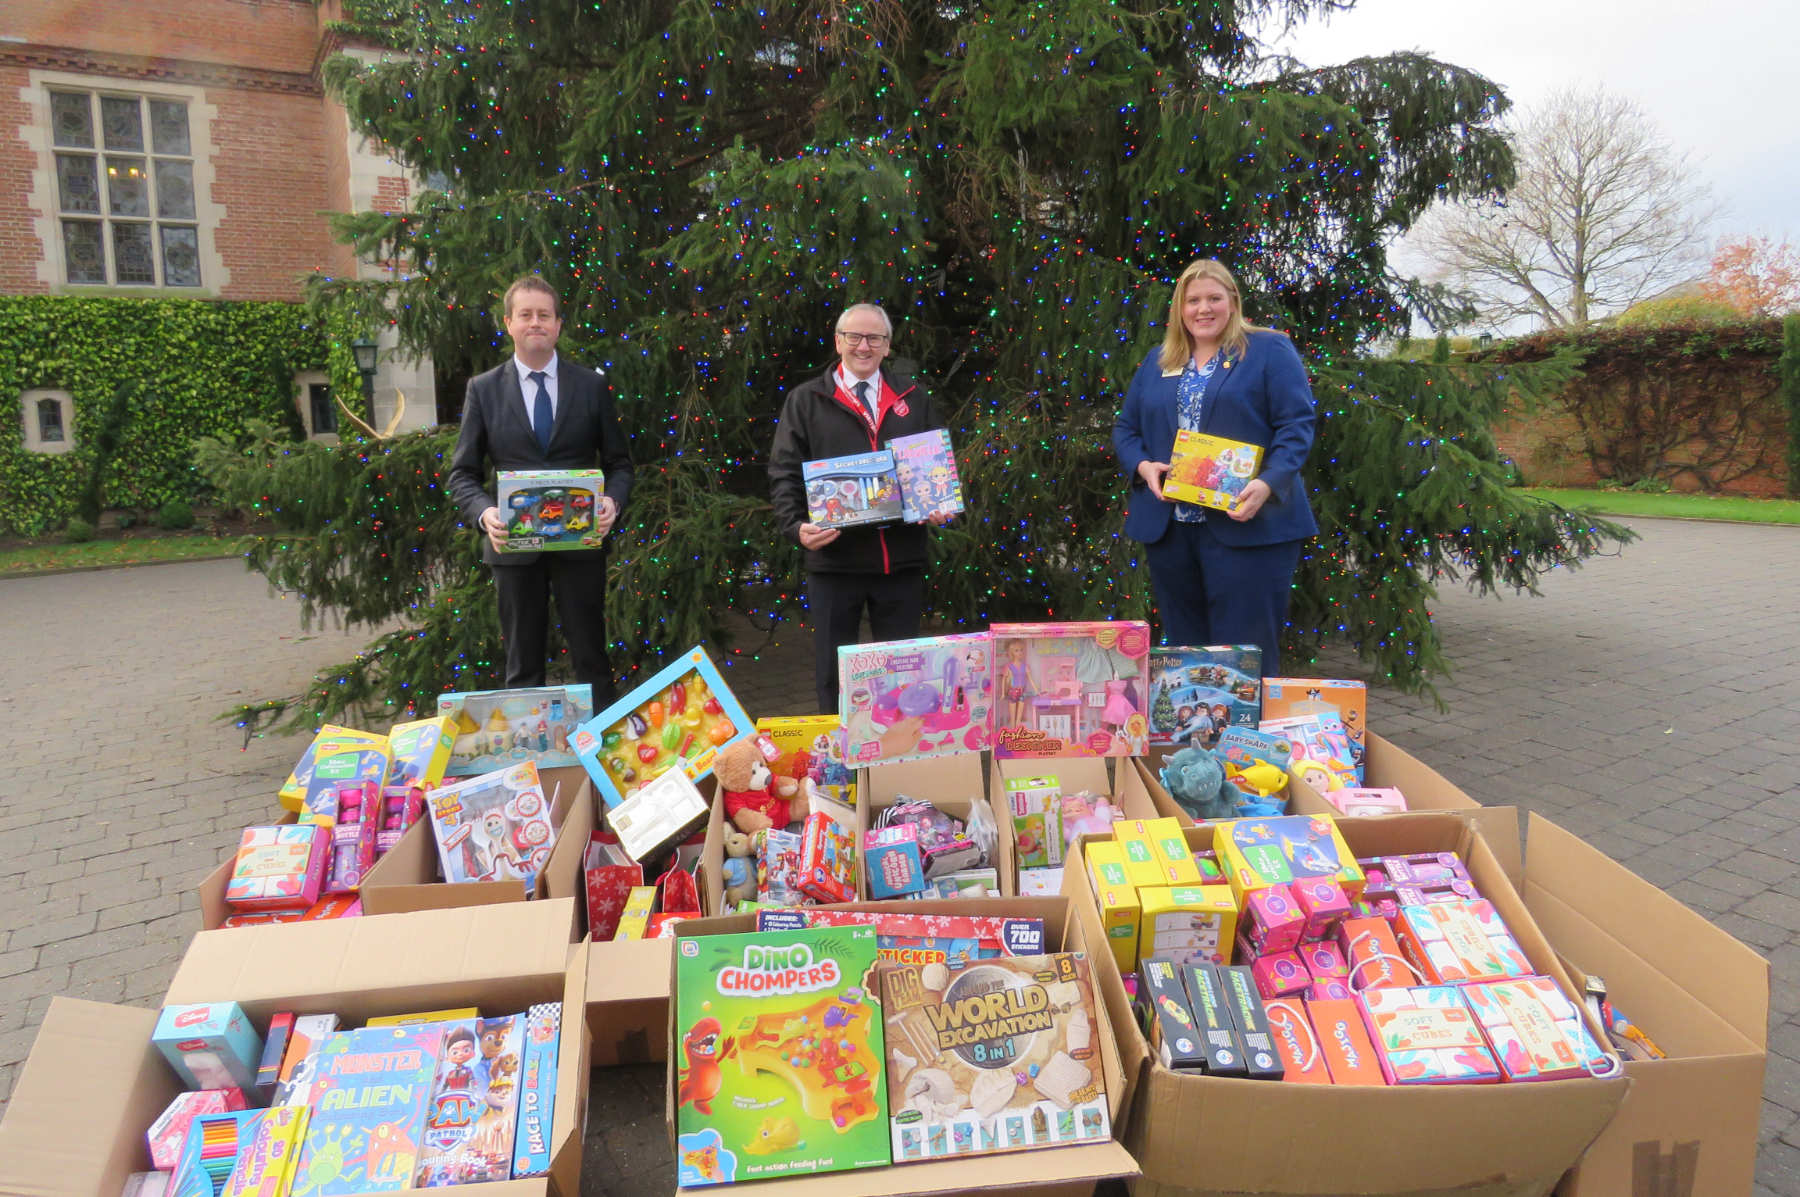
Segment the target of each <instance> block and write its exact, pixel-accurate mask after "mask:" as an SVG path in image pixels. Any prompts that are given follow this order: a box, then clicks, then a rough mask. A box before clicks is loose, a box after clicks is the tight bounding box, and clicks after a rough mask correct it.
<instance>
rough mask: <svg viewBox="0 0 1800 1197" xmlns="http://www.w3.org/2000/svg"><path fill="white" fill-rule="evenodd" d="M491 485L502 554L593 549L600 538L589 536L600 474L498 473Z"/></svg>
mask: <svg viewBox="0 0 1800 1197" xmlns="http://www.w3.org/2000/svg"><path fill="white" fill-rule="evenodd" d="M496 481H497V482H498V484H499V486H498V491H499V493H498V496H497V498H496V505H497V506H498V507H499V508H500V514H501V516H502V517H503V518H504V519H505V520H506V551H507V552H509V553H541V552H546V551H549V550H553V549H597V548H599V547H600V543H601V542H602V541H603V540H605V539H606V537H605V536H604V535H603V534H602V533H599V532H596V531H594V513H595V511H596V510H597V509H598V507H599V505H600V499H601V497H602V496H603V495H604V494H605V487H606V472H605V471H604V470H501V471H500V472H499V473H498V474H497V475H496Z"/></svg>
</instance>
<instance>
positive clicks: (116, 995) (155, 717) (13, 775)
mask: <svg viewBox="0 0 1800 1197" xmlns="http://www.w3.org/2000/svg"><path fill="white" fill-rule="evenodd" d="M1634 526H1635V527H1636V528H1637V529H1638V531H1639V532H1641V533H1642V534H1643V540H1642V541H1640V542H1639V543H1638V544H1636V545H1633V546H1631V547H1630V548H1628V549H1627V550H1625V551H1624V553H1623V554H1621V555H1619V556H1617V557H1608V558H1600V559H1596V560H1592V561H1589V562H1588V563H1587V564H1586V565H1584V566H1583V567H1582V568H1580V569H1576V570H1557V571H1555V572H1553V573H1552V574H1550V575H1548V576H1546V577H1545V578H1544V579H1542V582H1541V589H1542V591H1543V593H1542V595H1541V596H1540V597H1536V598H1531V597H1525V596H1513V595H1507V596H1506V597H1504V598H1503V599H1498V600H1496V599H1491V598H1490V599H1478V598H1476V597H1474V596H1472V595H1470V594H1469V593H1467V592H1466V591H1464V590H1462V589H1460V588H1458V587H1454V586H1451V587H1447V588H1446V590H1445V592H1444V593H1443V594H1442V595H1441V596H1440V597H1439V598H1438V600H1437V601H1436V602H1435V603H1434V612H1435V614H1436V618H1437V621H1438V625H1439V628H1440V632H1441V635H1442V637H1443V641H1444V646H1445V651H1446V653H1447V655H1448V657H1449V659H1450V660H1451V661H1452V662H1453V664H1454V666H1455V674H1454V675H1453V676H1452V677H1451V678H1449V679H1447V680H1446V681H1444V682H1443V683H1441V684H1440V685H1439V687H1438V689H1439V692H1440V694H1441V695H1442V697H1443V698H1444V700H1445V701H1446V702H1447V703H1448V704H1449V710H1448V711H1447V712H1439V711H1438V710H1437V708H1436V707H1435V706H1434V705H1433V704H1431V703H1430V702H1428V701H1424V700H1419V699H1413V698H1408V697H1405V696H1401V695H1397V694H1394V693H1392V692H1390V691H1383V690H1377V691H1375V692H1373V693H1372V695H1371V699H1370V707H1371V709H1370V718H1369V726H1371V727H1372V728H1374V729H1375V730H1376V731H1378V732H1380V733H1381V734H1382V735H1384V736H1386V737H1387V738H1388V739H1390V740H1393V741H1394V742H1396V743H1397V744H1399V745H1400V746H1402V747H1404V748H1405V749H1407V750H1408V751H1409V752H1411V753H1413V754H1414V755H1415V756H1418V757H1419V758H1421V759H1422V760H1424V761H1426V762H1427V763H1429V764H1431V765H1432V766H1434V767H1435V768H1437V769H1438V770H1439V771H1440V772H1442V773H1443V774H1444V775H1445V776H1446V777H1448V778H1449V779H1450V780H1451V781H1453V782H1455V783H1456V784H1457V785H1459V786H1461V787H1462V788H1463V789H1464V790H1465V791H1467V792H1468V793H1469V794H1470V796H1471V797H1473V798H1475V799H1476V800H1477V801H1480V802H1483V803H1487V804H1492V805H1501V804H1512V805H1517V806H1521V807H1525V808H1528V809H1530V810H1535V811H1538V812H1541V813H1543V814H1545V815H1547V816H1549V817H1550V818H1552V819H1554V820H1556V821H1557V822H1558V823H1561V824H1562V825H1564V826H1565V827H1568V828H1570V829H1571V830H1573V831H1575V832H1577V833H1578V834H1581V835H1583V836H1585V837H1586V838H1587V839H1588V840H1589V841H1590V842H1592V843H1593V844H1595V845H1596V846H1597V847H1599V848H1600V849H1602V850H1603V851H1605V852H1607V853H1609V854H1611V855H1612V856H1614V857H1615V858H1617V859H1618V860H1620V861H1622V862H1623V863H1624V864H1626V865H1627V866H1628V867H1630V868H1632V869H1633V870H1635V871H1636V872H1638V873H1639V874H1641V875H1642V876H1644V877H1646V878H1648V879H1650V880H1652V881H1654V882H1656V883H1658V884H1660V885H1662V886H1663V887H1664V888H1665V889H1667V890H1668V891H1669V892H1670V893H1672V894H1674V895H1675V896H1676V897H1677V898H1679V899H1681V900H1682V901H1683V902H1686V903H1687V904H1688V905H1689V906H1691V907H1692V908H1694V909H1695V910H1696V911H1698V912H1700V913H1701V914H1703V915H1705V916H1706V917H1707V918H1709V919H1711V920H1712V921H1713V922H1715V923H1716V924H1718V925H1719V926H1720V927H1722V928H1724V929H1725V930H1727V931H1729V932H1730V933H1731V934H1733V935H1736V936H1737V937H1738V938H1740V939H1742V940H1743V941H1745V942H1746V943H1748V944H1750V945H1751V946H1752V947H1754V948H1756V949H1757V950H1758V951H1760V952H1762V953H1763V954H1765V955H1766V956H1767V957H1768V958H1769V960H1770V962H1771V965H1772V971H1773V975H1772V986H1773V992H1772V994H1771V1016H1770V1022H1771V1026H1770V1037H1769V1065H1768V1073H1767V1078H1766V1082H1765V1087H1764V1103H1763V1120H1762V1131H1761V1134H1762V1150H1761V1155H1760V1158H1759V1163H1758V1171H1757V1180H1758V1184H1757V1193H1758V1195H1759V1197H1770V1195H1777V1194H1779V1195H1782V1197H1800V869H1796V867H1795V865H1796V862H1800V820H1797V819H1796V813H1797V810H1800V685H1796V684H1795V678H1796V677H1800V604H1797V603H1796V602H1795V598H1794V595H1795V591H1796V584H1797V583H1800V530H1797V529H1791V528H1763V527H1742V526H1736V525H1722V524H1703V523H1682V522H1674V521H1652V520H1643V521H1637V522H1636V523H1635V525H1634ZM369 638H370V634H369V633H368V631H367V629H361V630H359V631H357V632H356V633H353V634H346V633H344V632H342V631H340V630H336V629H328V630H320V629H315V630H314V631H313V632H310V633H307V632H302V631H301V629H300V625H299V606H298V603H297V601H296V600H294V599H293V598H291V597H288V596H282V595H274V594H271V593H270V592H269V590H268V588H267V586H266V584H265V583H264V582H263V580H262V579H261V578H260V577H258V576H256V575H253V574H248V573H246V572H245V571H244V569H243V567H242V565H241V564H240V563H238V562H236V561H218V562H205V563H195V564H185V565H169V566H157V567H145V568H138V569H130V570H118V571H105V572H97V573H78V574H64V575H56V576H50V577H40V578H23V579H11V580H6V581H3V582H0V660H3V661H5V662H6V663H7V668H6V683H5V689H4V693H5V694H6V695H7V702H6V710H7V716H8V717H7V719H6V722H5V726H6V729H7V731H8V733H9V734H10V735H11V737H12V739H11V742H10V743H11V750H10V751H9V752H8V753H6V754H5V757H4V758H3V759H0V836H4V838H5V842H6V844H7V846H8V849H9V851H8V852H7V853H6V854H5V856H4V857H3V858H0V1102H4V1100H5V1098H6V1097H7V1096H8V1095H9V1094H10V1093H11V1090H12V1086H13V1082H14V1079H15V1077H16V1074H17V1071H18V1068H19V1065H20V1063H21V1062H22V1061H23V1060H24V1058H25V1056H26V1055H27V1053H28V1052H29V1050H30V1047H31V1041H32V1038H33V1036H34V1034H35V1032H36V1028H37V1025H38V1023H39V1021H40V1020H41V1019H42V1017H43V1013H44V1010H45V1008H46V1007H47V1006H48V1004H49V1001H50V997H51V996H52V995H54V994H59V993H61V994H71V995H75V996H79V997H86V998H91V999H95V1000H100V1001H113V1002H125V1003H131V1004H138V1005H146V1006H148V1005H154V1004H155V1003H156V1001H157V999H158V997H159V996H160V995H161V994H162V992H163V991H164V990H165V988H166V987H167V985H168V982H169V979H170V977H171V976H172V975H173V973H174V969H175V965H176V963H177V962H178V960H179V959H180V956H181V953H182V951H183V950H184V948H185V945H186V943H187V941H188V939H189V938H190V937H191V936H192V935H193V933H194V932H195V931H197V930H198V929H199V904H198V900H197V898H196V896H195V893H194V887H195V885H196V884H197V883H198V881H199V880H200V879H201V877H203V876H204V875H205V874H206V873H207V872H208V871H209V870H210V869H212V868H213V867H214V866H215V865H216V864H217V863H218V862H219V860H220V859H222V858H223V856H224V855H225V854H226V853H227V852H228V851H230V849H231V848H232V846H233V845H234V844H235V842H236V839H237V834H238V831H239V829H240V828H242V827H243V826H245V825H246V824H249V823H253V822H256V821H258V820H260V819H262V818H264V817H265V816H267V815H268V814H269V813H270V812H271V811H272V810H273V809H274V789H275V787H276V786H277V785H278V784H279V782H280V780H281V778H282V777H283V776H285V774H286V772H287V770H288V768H289V767H290V766H291V765H292V763H293V759H294V757H295V756H296V755H297V754H298V752H299V750H300V748H301V747H302V742H301V741H300V740H299V739H297V738H290V737H262V738H258V739H254V740H252V741H250V743H249V744H248V745H247V746H246V745H244V742H243V738H242V735H241V734H240V733H239V732H238V731H237V730H236V729H234V728H233V727H232V726H231V724H230V723H229V722H219V721H217V719H216V716H217V715H218V714H219V712H220V711H222V710H224V709H225V708H226V707H228V706H230V705H231V704H233V703H234V702H238V701H244V700H247V699H254V698H260V697H267V696H271V695H279V694H285V693H291V692H293V691H295V690H296V689H297V688H298V687H299V686H300V685H301V684H302V683H303V682H304V680H305V679H306V678H307V677H308V676H310V675H311V674H312V673H313V672H314V671H315V670H317V669H320V668H323V667H324V666H326V665H328V664H330V663H333V662H336V661H341V660H344V659H346V658H348V657H349V656H350V655H352V654H353V653H354V651H355V650H356V648H357V647H359V646H360V645H361V644H362V643H364V642H365V641H366V640H367V639H369ZM764 640H765V638H764V637H762V636H760V635H755V634H749V635H747V636H746V637H745V638H744V639H743V640H742V641H741V642H740V643H741V644H742V645H745V646H754V647H755V648H756V649H757V650H758V651H757V652H756V655H755V657H754V659H752V658H750V657H748V656H745V657H743V658H741V659H739V660H738V661H737V662H736V663H735V664H732V665H728V678H729V680H730V682H731V684H732V687H733V689H734V691H735V692H736V693H737V694H738V696H739V697H740V698H741V699H742V700H743V702H744V705H745V706H746V708H747V709H749V710H750V711H751V712H753V713H754V714H757V715H782V714H803V713H805V712H806V710H807V708H808V707H809V706H810V705H811V697H810V695H811V681H810V678H811V669H810V646H809V643H808V638H807V636H806V634H805V632H804V631H803V630H788V631H784V632H783V633H782V635H781V637H780V642H779V643H775V644H765V643H764ZM717 655H718V656H719V657H721V658H722V659H724V660H727V661H729V660H730V658H729V657H726V656H725V655H724V654H717ZM1317 668H1318V671H1319V672H1321V673H1351V674H1352V675H1354V668H1353V665H1352V663H1351V662H1350V661H1349V660H1348V659H1347V658H1345V657H1343V656H1338V657H1335V658H1331V657H1328V658H1327V659H1326V660H1325V661H1323V662H1321V663H1320V664H1319V666H1318V667H1317ZM662 1119H663V1096H662V1079H661V1073H660V1070H658V1069H655V1068H632V1069H619V1070H608V1071H605V1072H601V1073H597V1074H596V1075H595V1079H594V1084H593V1099H592V1108H591V1111H590V1117H589V1124H588V1143H587V1150H586V1161H585V1165H584V1178H583V1191H584V1192H585V1193H589V1194H637V1193H652V1192H654V1193H666V1192H669V1191H670V1190H671V1189H672V1187H673V1167H672V1161H671V1160H670V1149H669V1145H668V1139H667V1134H666V1131H665V1130H664V1128H663V1122H662Z"/></svg>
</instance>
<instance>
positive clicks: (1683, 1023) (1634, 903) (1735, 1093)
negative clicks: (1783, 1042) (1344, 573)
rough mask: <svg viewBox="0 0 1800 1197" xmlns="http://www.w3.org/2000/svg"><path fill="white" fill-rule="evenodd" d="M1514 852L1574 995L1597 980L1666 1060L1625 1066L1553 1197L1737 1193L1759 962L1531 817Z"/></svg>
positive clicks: (1765, 995)
mask: <svg viewBox="0 0 1800 1197" xmlns="http://www.w3.org/2000/svg"><path fill="white" fill-rule="evenodd" d="M1371 751H1373V749H1371ZM1525 846H1526V854H1525V860H1526V865H1525V867H1524V868H1523V870H1522V872H1520V873H1518V874H1516V875H1517V876H1519V877H1520V886H1519V888H1520V892H1521V893H1522V894H1523V895H1524V899H1525V905H1526V907H1527V908H1528V909H1529V910H1530V911H1531V914H1532V917H1533V918H1534V919H1536V920H1537V925H1538V926H1539V927H1540V928H1542V929H1543V932H1544V934H1545V936H1546V937H1548V939H1549V940H1550V943H1551V944H1552V945H1553V946H1554V947H1555V948H1556V951H1557V952H1558V954H1559V955H1561V956H1562V958H1563V959H1564V960H1565V961H1567V962H1568V964H1569V965H1570V966H1572V967H1571V968H1570V972H1571V973H1572V974H1573V979H1574V980H1575V982H1576V984H1577V985H1579V984H1580V982H1581V980H1582V979H1583V977H1584V975H1585V974H1586V973H1593V974H1595V975H1598V976H1600V977H1603V978H1605V980H1606V987H1607V992H1608V994H1609V996H1610V997H1611V999H1612V1000H1613V1001H1614V1002H1616V1003H1617V1004H1618V1007H1619V1009H1621V1010H1623V1011H1624V1012H1625V1014H1626V1015H1627V1016H1628V1017H1629V1018H1630V1019H1631V1020H1632V1021H1633V1022H1634V1023H1636V1024H1637V1025H1638V1026H1640V1027H1642V1028H1643V1029H1644V1031H1645V1032H1646V1033H1647V1034H1649V1035H1650V1037H1651V1038H1652V1039H1654V1040H1656V1042H1657V1044H1658V1046H1660V1047H1661V1048H1662V1049H1663V1050H1664V1051H1665V1052H1667V1053H1668V1054H1669V1058H1668V1059H1665V1060H1647V1061H1636V1062H1627V1063H1626V1065H1625V1073H1626V1075H1627V1076H1628V1077H1630V1078H1631V1082H1632V1084H1631V1091H1630V1092H1629V1093H1628V1094H1627V1095H1626V1097H1625V1102H1624V1104H1623V1105H1622V1106H1620V1107H1619V1114H1618V1117H1616V1118H1615V1119H1613V1121H1612V1123H1611V1124H1610V1125H1609V1126H1607V1128H1606V1129H1605V1130H1603V1131H1602V1132H1601V1133H1600V1137H1599V1138H1598V1139H1596V1140H1595V1141H1594V1144H1593V1146H1591V1147H1590V1148H1588V1150H1587V1153H1586V1154H1585V1155H1584V1156H1582V1158H1581V1160H1580V1163H1579V1165H1578V1166H1577V1167H1576V1168H1575V1169H1573V1170H1572V1171H1571V1172H1570V1173H1569V1174H1568V1176H1567V1177H1566V1178H1564V1180H1563V1182H1562V1185H1561V1186H1560V1187H1559V1188H1558V1189H1557V1190H1556V1191H1557V1193H1558V1195H1559V1197H1613V1195H1615V1194H1627V1193H1629V1194H1651V1193H1664V1192H1667V1193H1690V1194H1694V1195H1695V1197H1699V1195H1700V1194H1714V1193H1721V1194H1724V1193H1730V1194H1738V1193H1749V1192H1750V1191H1751V1189H1752V1187H1753V1186H1754V1184H1755V1177H1756V1147H1757V1126H1758V1121H1759V1119H1760V1118H1761V1114H1762V1087H1763V1067H1764V1063H1765V1060H1766V1058H1767V1053H1768V1023H1769V964H1768V961H1766V960H1764V959H1763V958H1762V957H1760V956H1758V955H1757V954H1756V953H1755V952H1753V951H1751V950H1750V949H1749V948H1747V947H1745V946H1744V945H1743V944H1741V943H1739V942H1738V941H1737V940H1735V939H1733V938H1732V937H1731V936H1729V935H1727V934H1726V933H1725V932H1723V931H1721V930H1719V929H1718V928H1717V927H1715V926H1713V925H1712V923H1710V922H1708V921H1707V920H1706V919H1704V918H1702V917H1701V916H1700V915H1698V914H1695V913H1694V912H1693V911H1691V910H1689V909H1688V908H1687V907H1685V906H1683V905H1682V904H1681V903H1680V902H1677V901H1676V900H1675V899H1674V898H1671V897H1669V895H1667V894H1665V893H1664V892H1663V891H1662V890H1660V889H1658V888H1657V887H1656V886H1654V885H1651V884H1650V883H1649V882H1647V881H1645V880H1643V879H1642V878H1640V877H1638V876H1637V875H1636V874H1634V873H1632V872H1631V871H1630V870H1628V869H1626V868H1625V867H1624V866H1623V865H1620V864H1619V863H1617V862H1616V861H1614V860H1612V859H1610V858H1609V857H1607V856H1606V855H1604V854H1603V853H1601V852H1600V851H1599V850H1598V849H1595V848H1593V847H1591V846H1589V845H1588V844H1587V843H1585V842H1583V841H1582V840H1580V839H1579V838H1577V837H1576V836H1574V835H1572V834H1571V833H1569V832H1568V831H1565V830H1564V829H1563V828H1561V827H1558V826H1557V825H1556V824H1555V823H1552V822H1551V821H1550V820H1548V819H1546V818H1543V817H1542V816H1541V815H1535V814H1534V815H1531V816H1529V818H1528V819H1527V821H1526V840H1525Z"/></svg>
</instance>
